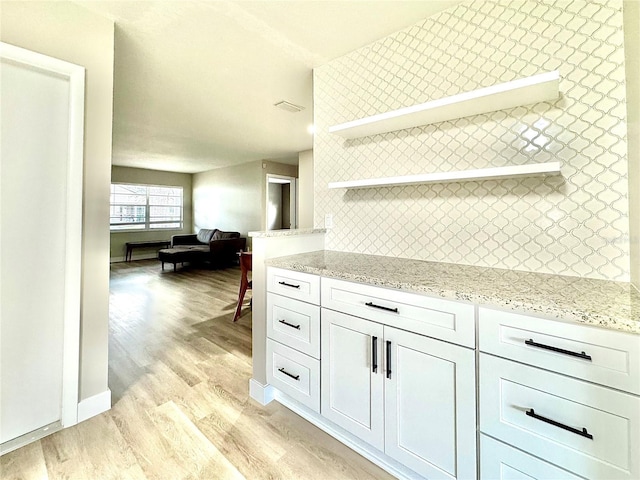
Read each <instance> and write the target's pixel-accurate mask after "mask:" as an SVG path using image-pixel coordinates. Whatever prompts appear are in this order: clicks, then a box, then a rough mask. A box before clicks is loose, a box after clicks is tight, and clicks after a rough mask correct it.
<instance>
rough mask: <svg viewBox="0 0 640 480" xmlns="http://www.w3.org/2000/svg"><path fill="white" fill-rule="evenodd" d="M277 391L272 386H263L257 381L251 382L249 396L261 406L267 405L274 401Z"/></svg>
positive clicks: (252, 380)
mask: <svg viewBox="0 0 640 480" xmlns="http://www.w3.org/2000/svg"><path fill="white" fill-rule="evenodd" d="M274 392H275V389H274V388H273V387H272V386H271V385H262V384H261V383H260V382H258V381H257V380H255V379H253V378H252V379H251V380H249V396H250V397H251V398H253V399H254V400H255V401H256V402H258V403H259V404H260V405H263V406H264V405H266V404H268V403H270V402H271V401H272V400H273V399H274Z"/></svg>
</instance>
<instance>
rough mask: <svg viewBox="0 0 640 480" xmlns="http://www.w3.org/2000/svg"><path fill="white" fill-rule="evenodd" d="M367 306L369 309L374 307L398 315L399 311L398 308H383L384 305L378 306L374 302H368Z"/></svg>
mask: <svg viewBox="0 0 640 480" xmlns="http://www.w3.org/2000/svg"><path fill="white" fill-rule="evenodd" d="M365 305H366V306H367V307H373V308H379V309H380V310H386V311H387V312H393V313H398V309H397V308H389V307H383V306H382V305H376V304H375V303H373V302H367V303H365Z"/></svg>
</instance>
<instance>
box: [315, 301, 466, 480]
mask: <svg viewBox="0 0 640 480" xmlns="http://www.w3.org/2000/svg"><path fill="white" fill-rule="evenodd" d="M321 330H322V355H321V358H322V361H321V370H322V389H321V399H322V400H321V413H322V415H323V416H324V417H326V418H327V419H329V420H331V421H333V422H334V423H336V424H337V425H339V426H341V427H342V428H344V429H345V430H347V431H349V432H350V433H352V434H354V435H356V436H358V437H359V438H361V439H363V440H365V441H366V442H367V443H369V444H371V445H373V446H375V447H376V448H378V449H380V450H381V451H384V452H385V453H386V454H387V455H388V456H390V457H391V458H393V459H395V460H397V461H399V462H400V463H402V464H403V465H406V466H407V467H409V468H411V469H412V470H414V471H415V472H417V473H419V474H420V475H422V476H424V477H426V478H446V479H454V478H475V475H476V462H475V458H476V435H475V424H476V422H475V419H476V417H475V358H474V351H473V350H468V349H465V348H462V347H459V346H456V345H451V344H449V343H445V342H442V341H439V340H434V339H432V338H428V337H425V336H422V335H417V334H414V333H410V332H406V331H403V330H399V329H397V328H393V327H390V326H388V325H385V326H383V325H381V324H379V323H376V322H372V321H369V320H365V319H361V318H357V317H353V316H350V315H345V314H343V313H339V312H335V311H332V310H328V309H322V327H321Z"/></svg>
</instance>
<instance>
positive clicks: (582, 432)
mask: <svg viewBox="0 0 640 480" xmlns="http://www.w3.org/2000/svg"><path fill="white" fill-rule="evenodd" d="M525 413H526V414H527V416H529V417H532V418H535V419H536V420H540V421H541V422H544V423H548V424H549V425H553V426H554V427H558V428H561V429H563V430H567V431H569V432H571V433H575V434H576V435H580V436H581V437H585V438H588V439H589V440H593V435H591V434H590V433H589V432H587V429H586V428H583V429H582V430H579V429H577V428H573V427H570V426H568V425H565V424H564V423H560V422H556V421H555V420H551V419H550V418H547V417H543V416H542V415H538V414H537V413H536V412H535V411H534V410H533V408H530V409H529V410H527V411H526V412H525Z"/></svg>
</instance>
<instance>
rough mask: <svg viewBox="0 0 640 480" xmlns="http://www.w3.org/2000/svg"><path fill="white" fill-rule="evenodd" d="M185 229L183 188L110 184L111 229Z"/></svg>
mask: <svg viewBox="0 0 640 480" xmlns="http://www.w3.org/2000/svg"><path fill="white" fill-rule="evenodd" d="M156 229H158V230H159V229H174V230H175V229H182V187H161V186H157V185H132V184H126V183H112V184H111V230H156Z"/></svg>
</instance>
